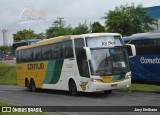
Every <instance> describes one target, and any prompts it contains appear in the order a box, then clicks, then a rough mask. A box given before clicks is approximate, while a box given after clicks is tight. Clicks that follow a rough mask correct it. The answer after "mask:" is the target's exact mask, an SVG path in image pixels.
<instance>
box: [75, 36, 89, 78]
mask: <svg viewBox="0 0 160 115" xmlns="http://www.w3.org/2000/svg"><path fill="white" fill-rule="evenodd" d="M74 42H75V52H76V59H77V65H78V70H79V73H80V75H81V76H82V77H89V69H88V63H87V61H86V59H87V58H86V52H85V49H84V48H83V47H84V46H85V45H84V39H83V38H78V39H75V40H74Z"/></svg>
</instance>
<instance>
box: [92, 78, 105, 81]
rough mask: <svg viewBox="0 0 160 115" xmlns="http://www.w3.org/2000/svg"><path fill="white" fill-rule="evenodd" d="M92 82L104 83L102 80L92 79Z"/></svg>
mask: <svg viewBox="0 0 160 115" xmlns="http://www.w3.org/2000/svg"><path fill="white" fill-rule="evenodd" d="M91 81H92V82H103V81H102V80H101V79H93V78H91Z"/></svg>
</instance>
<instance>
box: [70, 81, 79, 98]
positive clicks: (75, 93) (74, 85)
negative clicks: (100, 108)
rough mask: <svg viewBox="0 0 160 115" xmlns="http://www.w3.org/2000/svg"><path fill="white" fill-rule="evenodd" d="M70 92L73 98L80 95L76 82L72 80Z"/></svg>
mask: <svg viewBox="0 0 160 115" xmlns="http://www.w3.org/2000/svg"><path fill="white" fill-rule="evenodd" d="M69 91H70V92H71V94H72V95H73V96H76V95H78V92H77V86H76V83H75V82H74V80H71V81H70V82H69Z"/></svg>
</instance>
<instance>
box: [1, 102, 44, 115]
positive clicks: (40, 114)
mask: <svg viewBox="0 0 160 115" xmlns="http://www.w3.org/2000/svg"><path fill="white" fill-rule="evenodd" d="M2 106H9V107H10V106H14V105H12V104H8V103H4V102H2V101H0V107H2ZM0 109H1V108H0ZM22 114H23V115H45V113H33V112H30V113H20V112H11V113H7V112H4V113H0V115H22Z"/></svg>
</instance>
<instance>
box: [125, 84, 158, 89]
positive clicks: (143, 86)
mask: <svg viewBox="0 0 160 115" xmlns="http://www.w3.org/2000/svg"><path fill="white" fill-rule="evenodd" d="M124 90H125V91H129V90H136V91H160V86H158V85H149V84H135V83H134V84H131V87H129V88H125V89H124Z"/></svg>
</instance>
